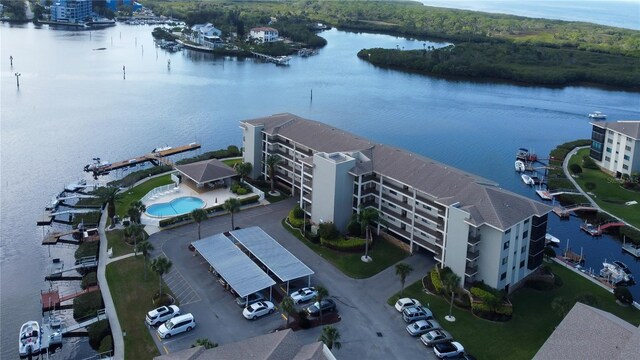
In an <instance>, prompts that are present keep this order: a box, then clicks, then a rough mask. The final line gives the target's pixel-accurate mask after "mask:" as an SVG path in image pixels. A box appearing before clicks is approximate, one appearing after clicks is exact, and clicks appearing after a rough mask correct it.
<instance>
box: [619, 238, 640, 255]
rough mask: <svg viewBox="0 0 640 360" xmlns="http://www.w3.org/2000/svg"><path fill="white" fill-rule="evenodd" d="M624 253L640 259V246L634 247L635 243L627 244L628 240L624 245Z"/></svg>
mask: <svg viewBox="0 0 640 360" xmlns="http://www.w3.org/2000/svg"><path fill="white" fill-rule="evenodd" d="M622 251H626V252H628V253H629V254H630V255H631V256H633V257H635V258H636V259H640V246H638V245H634V244H633V243H631V244H627V241H626V239H625V241H624V242H623V243H622Z"/></svg>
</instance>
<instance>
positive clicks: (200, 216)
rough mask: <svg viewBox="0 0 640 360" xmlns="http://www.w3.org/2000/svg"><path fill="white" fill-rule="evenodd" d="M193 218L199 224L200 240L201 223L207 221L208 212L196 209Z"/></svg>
mask: <svg viewBox="0 0 640 360" xmlns="http://www.w3.org/2000/svg"><path fill="white" fill-rule="evenodd" d="M191 218H192V219H193V221H195V222H196V223H198V240H200V223H201V222H203V221H205V220H207V218H208V216H207V212H206V211H205V210H203V209H195V210H193V211H192V212H191Z"/></svg>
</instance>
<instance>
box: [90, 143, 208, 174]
mask: <svg viewBox="0 0 640 360" xmlns="http://www.w3.org/2000/svg"><path fill="white" fill-rule="evenodd" d="M200 147H201V145H200V144H198V143H191V144H188V145H183V146H178V147H172V148H169V149H166V150H159V151H153V152H151V153H148V154H144V155H141V156H137V157H134V158H131V159H129V160H123V161H118V162H114V163H109V164H104V165H100V164H99V163H95V164H92V165H87V166H85V167H84V171H86V172H91V173H93V176H94V177H97V176H100V175H106V174H108V173H109V172H111V171H113V170H117V169H122V168H127V167H131V166H136V165H138V164H142V163H145V162H147V161H149V162H152V163H154V164H155V165H157V163H158V162H159V160H160V159H162V158H164V157H166V156H171V155H176V154H180V153H183V152H187V151H192V150H197V149H199V148H200ZM154 150H155V149H154Z"/></svg>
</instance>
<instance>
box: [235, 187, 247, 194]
mask: <svg viewBox="0 0 640 360" xmlns="http://www.w3.org/2000/svg"><path fill="white" fill-rule="evenodd" d="M236 193H237V194H238V195H247V194H248V193H249V189H247V188H246V187H243V186H241V187H239V188H238V190H237V191H236Z"/></svg>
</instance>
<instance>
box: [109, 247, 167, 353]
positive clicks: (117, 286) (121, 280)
mask: <svg viewBox="0 0 640 360" xmlns="http://www.w3.org/2000/svg"><path fill="white" fill-rule="evenodd" d="M147 266H149V261H147ZM106 276H107V282H108V283H109V289H110V290H111V295H112V296H113V302H114V304H115V306H116V311H117V313H118V320H119V321H120V327H121V328H122V331H123V332H125V331H126V333H127V336H125V338H124V345H125V347H124V350H125V354H124V356H125V358H126V359H152V358H153V357H154V356H159V355H160V352H159V351H158V348H157V347H156V345H155V343H154V342H153V338H151V335H150V334H149V331H148V330H147V325H146V324H145V322H144V316H145V314H146V313H147V311H149V310H151V309H153V308H154V307H155V306H154V304H153V301H152V300H151V299H152V297H153V295H154V294H155V293H156V292H157V291H158V275H156V274H155V273H154V272H153V271H151V269H147V280H144V262H143V258H142V256H138V257H130V258H126V259H123V260H120V261H116V262H114V263H111V264H109V265H107V272H106ZM163 286H164V290H163V291H168V289H167V287H166V285H164V284H163Z"/></svg>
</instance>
